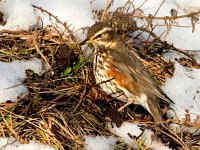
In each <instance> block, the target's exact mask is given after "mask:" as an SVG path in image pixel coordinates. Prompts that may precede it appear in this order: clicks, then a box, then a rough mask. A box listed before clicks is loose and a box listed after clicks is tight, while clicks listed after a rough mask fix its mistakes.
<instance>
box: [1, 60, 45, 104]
mask: <svg viewBox="0 0 200 150" xmlns="http://www.w3.org/2000/svg"><path fill="white" fill-rule="evenodd" d="M26 69H31V70H33V71H34V72H35V73H37V74H41V73H42V72H43V71H44V70H45V69H46V67H44V65H43V63H42V61H41V60H39V59H36V58H35V59H32V60H21V61H19V60H16V61H13V62H11V63H5V62H1V61H0V71H1V74H0V103H4V102H6V101H8V100H9V101H13V102H14V101H16V100H17V97H18V96H20V95H23V94H26V93H27V88H26V87H25V86H24V85H22V81H23V79H24V78H25V77H26V74H25V70H26Z"/></svg>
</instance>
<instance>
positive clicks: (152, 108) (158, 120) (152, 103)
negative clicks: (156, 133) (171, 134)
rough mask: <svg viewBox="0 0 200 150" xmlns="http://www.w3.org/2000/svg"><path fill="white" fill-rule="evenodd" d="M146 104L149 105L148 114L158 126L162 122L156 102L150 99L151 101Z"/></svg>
mask: <svg viewBox="0 0 200 150" xmlns="http://www.w3.org/2000/svg"><path fill="white" fill-rule="evenodd" d="M147 103H148V105H149V109H150V113H151V115H152V116H153V119H154V121H155V123H158V124H160V123H162V121H163V118H162V111H161V109H160V106H159V104H158V102H157V101H156V100H155V99H153V98H152V99H149V100H148V101H147Z"/></svg>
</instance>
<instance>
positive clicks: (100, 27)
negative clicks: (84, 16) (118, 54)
mask: <svg viewBox="0 0 200 150" xmlns="http://www.w3.org/2000/svg"><path fill="white" fill-rule="evenodd" d="M116 39H117V34H116V32H115V30H114V29H113V28H112V27H111V26H110V25H109V24H108V23H105V22H99V23H96V24H94V25H93V26H91V27H90V29H89V30H88V34H87V38H86V39H85V40H84V41H83V42H82V43H81V45H84V44H92V45H94V46H95V45H96V46H104V47H105V48H112V47H114V46H115V45H116V41H117V40H116Z"/></svg>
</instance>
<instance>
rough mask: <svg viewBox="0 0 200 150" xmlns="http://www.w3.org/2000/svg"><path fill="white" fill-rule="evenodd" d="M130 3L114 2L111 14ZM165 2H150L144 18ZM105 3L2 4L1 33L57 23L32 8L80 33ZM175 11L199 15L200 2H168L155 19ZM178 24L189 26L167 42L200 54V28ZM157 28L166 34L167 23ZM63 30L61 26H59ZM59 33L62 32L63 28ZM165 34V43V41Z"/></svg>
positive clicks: (37, 0)
mask: <svg viewBox="0 0 200 150" xmlns="http://www.w3.org/2000/svg"><path fill="white" fill-rule="evenodd" d="M126 2H127V0H115V1H114V5H113V6H112V7H111V11H113V10H115V9H116V8H117V7H119V6H122V5H124V4H125V3H126ZM143 2H144V0H143V1H141V0H135V1H134V5H135V7H136V8H137V7H139V6H140V5H141V4H142V3H143ZM161 2H162V0H148V1H147V2H146V3H145V4H144V5H143V6H142V7H141V9H142V10H143V11H144V14H145V15H146V16H147V15H149V14H152V15H154V14H155V12H156V10H157V8H159V6H160V4H161ZM105 3H106V1H102V0H96V1H93V3H92V4H91V6H90V1H89V0H81V1H80V0H79V1H78V0H77V1H70V0H59V1H56V2H55V1H54V0H43V1H41V0H6V1H1V2H0V4H1V5H0V11H2V12H4V13H5V15H6V18H7V19H6V18H5V20H7V23H6V25H5V26H1V27H0V29H13V30H14V29H15V30H16V29H24V30H28V29H29V27H30V26H31V27H33V26H34V25H35V23H36V20H37V17H38V16H41V18H42V22H43V25H44V26H46V25H49V24H51V22H53V25H54V26H55V24H57V23H56V21H55V20H54V19H52V20H51V21H50V20H49V16H48V15H47V14H45V13H42V12H41V11H40V10H38V9H34V8H33V7H32V5H36V6H39V7H42V8H44V9H46V10H48V11H49V12H51V13H52V14H54V15H55V16H57V17H58V19H59V20H61V21H62V22H66V21H68V22H67V23H68V24H69V25H70V24H71V25H72V26H71V27H70V28H71V29H74V30H77V29H80V28H83V27H86V26H91V25H92V24H94V22H95V20H94V19H93V18H92V13H91V11H92V9H103V8H105ZM172 8H174V9H176V10H177V12H178V15H183V14H186V13H190V12H191V11H197V10H199V9H200V2H199V1H198V0H194V1H192V2H190V1H188V0H181V1H180V0H168V1H165V3H164V4H163V6H162V7H161V8H160V11H158V13H157V15H156V16H162V17H163V16H170V10H171V9H172ZM178 23H179V25H180V26H190V27H186V28H180V27H172V29H171V30H170V32H169V35H168V36H167V38H166V40H167V41H168V42H169V43H171V44H174V45H175V46H176V47H178V48H182V49H189V50H192V49H194V50H198V49H199V47H200V43H199V42H198V39H200V34H199V33H200V25H199V24H197V25H196V29H195V32H194V33H192V28H191V20H190V18H183V19H179V20H178ZM137 24H138V26H141V25H143V24H142V23H141V22H140V21H139V22H137ZM153 24H154V25H156V24H157V25H158V26H157V27H156V28H155V30H154V32H155V33H156V34H157V35H158V36H160V35H161V34H162V33H163V32H164V31H166V26H163V25H164V21H159V20H154V21H153ZM59 27H60V26H59ZM60 30H63V28H62V27H60ZM77 35H78V36H79V38H80V39H83V37H84V35H83V34H82V33H81V31H79V32H78V34H77ZM165 35H166V34H164V35H163V36H162V39H165ZM142 36H143V37H144V38H145V37H147V35H146V34H143V35H142Z"/></svg>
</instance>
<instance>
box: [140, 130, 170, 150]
mask: <svg viewBox="0 0 200 150" xmlns="http://www.w3.org/2000/svg"><path fill="white" fill-rule="evenodd" d="M153 134H154V133H153V131H151V130H149V129H145V130H144V132H143V134H142V136H141V137H140V140H144V141H145V142H144V145H145V146H146V147H148V148H151V149H153V150H170V148H169V147H168V146H165V145H164V144H163V143H162V142H161V141H159V139H156V138H155V137H154V135H153ZM154 138H155V139H154Z"/></svg>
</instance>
